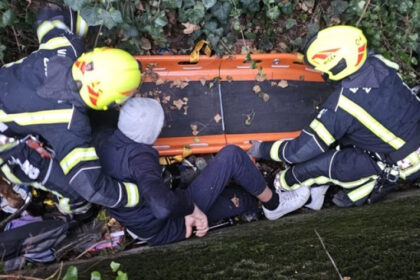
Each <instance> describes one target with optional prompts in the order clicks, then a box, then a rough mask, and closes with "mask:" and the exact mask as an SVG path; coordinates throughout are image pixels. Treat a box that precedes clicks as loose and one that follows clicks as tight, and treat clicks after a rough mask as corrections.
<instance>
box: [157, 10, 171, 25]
mask: <svg viewBox="0 0 420 280" xmlns="http://www.w3.org/2000/svg"><path fill="white" fill-rule="evenodd" d="M154 23H155V24H156V25H157V26H161V27H164V26H165V25H167V24H168V19H167V18H166V14H165V11H161V12H160V13H159V15H158V16H157V17H156V18H155V20H154Z"/></svg>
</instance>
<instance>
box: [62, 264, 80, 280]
mask: <svg viewBox="0 0 420 280" xmlns="http://www.w3.org/2000/svg"><path fill="white" fill-rule="evenodd" d="M77 279H78V278H77V267H75V266H74V265H71V266H69V267H68V268H67V271H66V274H65V275H64V277H63V280H77Z"/></svg>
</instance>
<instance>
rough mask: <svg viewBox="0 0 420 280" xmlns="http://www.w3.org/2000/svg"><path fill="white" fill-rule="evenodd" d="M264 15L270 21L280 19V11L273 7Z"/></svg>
mask: <svg viewBox="0 0 420 280" xmlns="http://www.w3.org/2000/svg"><path fill="white" fill-rule="evenodd" d="M265 15H266V16H267V17H268V18H270V19H272V20H276V19H278V18H279V17H280V9H279V7H278V6H274V7H272V8H269V9H268V10H267V12H266V13H265Z"/></svg>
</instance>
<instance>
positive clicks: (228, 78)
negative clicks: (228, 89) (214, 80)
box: [226, 75, 233, 83]
mask: <svg viewBox="0 0 420 280" xmlns="http://www.w3.org/2000/svg"><path fill="white" fill-rule="evenodd" d="M226 81H228V82H229V83H231V82H232V81H233V78H232V76H229V75H228V76H226Z"/></svg>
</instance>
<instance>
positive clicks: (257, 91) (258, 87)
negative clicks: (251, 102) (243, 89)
mask: <svg viewBox="0 0 420 280" xmlns="http://www.w3.org/2000/svg"><path fill="white" fill-rule="evenodd" d="M252 90H253V91H254V93H255V94H257V93H259V92H261V87H260V86H259V85H255V86H254V87H253V88H252Z"/></svg>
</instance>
